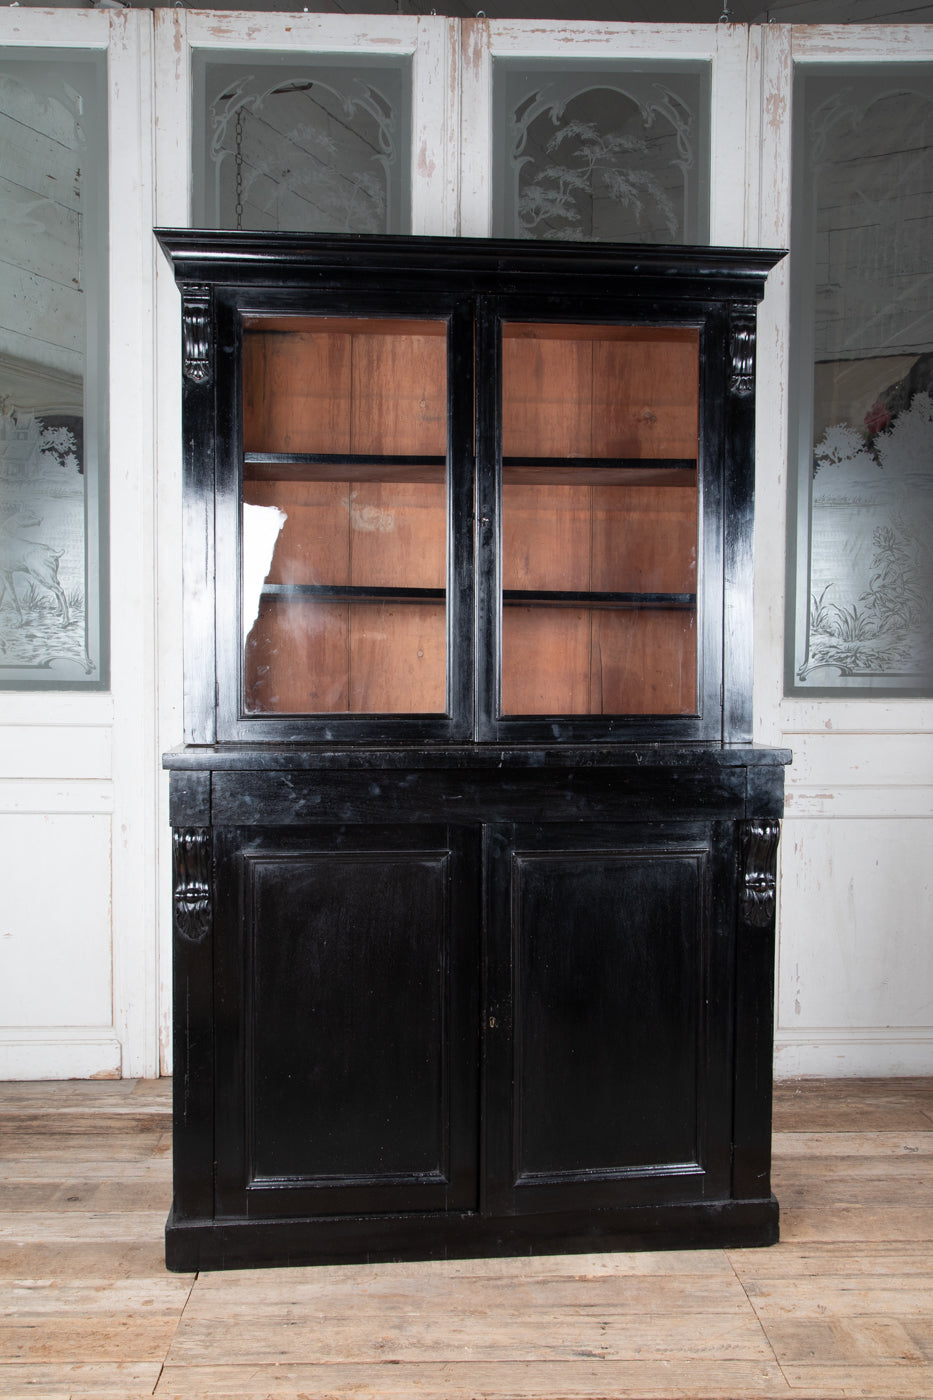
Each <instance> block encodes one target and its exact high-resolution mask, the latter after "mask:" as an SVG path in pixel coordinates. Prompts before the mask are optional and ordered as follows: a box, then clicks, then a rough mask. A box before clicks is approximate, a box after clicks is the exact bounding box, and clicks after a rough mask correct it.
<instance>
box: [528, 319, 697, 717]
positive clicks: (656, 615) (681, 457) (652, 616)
mask: <svg viewBox="0 0 933 1400" xmlns="http://www.w3.org/2000/svg"><path fill="white" fill-rule="evenodd" d="M502 361H503V370H502V378H503V384H502V401H503V442H502V455H503V466H502V574H503V577H502V590H503V593H502V683H501V712H502V713H503V714H506V715H509V714H554V715H559V714H567V715H571V714H576V715H580V714H583V715H586V714H683V715H686V714H695V713H696V705H697V633H696V567H697V529H698V522H697V461H696V458H697V432H698V402H699V392H698V386H699V335H698V332H697V331H696V330H693V329H679V328H671V329H656V328H649V327H633V326H586V325H572V326H566V325H541V324H535V325H525V324H521V323H517V322H513V323H507V324H506V325H505V326H504V327H503V336H502Z"/></svg>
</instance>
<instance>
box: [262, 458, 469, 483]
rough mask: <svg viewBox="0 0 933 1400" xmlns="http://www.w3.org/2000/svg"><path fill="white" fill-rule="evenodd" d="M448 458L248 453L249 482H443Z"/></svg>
mask: <svg viewBox="0 0 933 1400" xmlns="http://www.w3.org/2000/svg"><path fill="white" fill-rule="evenodd" d="M446 467H447V459H446V458H445V457H438V456H417V455H414V456H398V455H391V454H384V455H378V454H369V455H366V456H359V457H357V456H353V455H350V454H349V453H338V452H246V453H244V456H243V477H244V479H245V480H246V481H379V482H385V483H391V482H399V483H403V482H415V483H427V484H434V483H438V484H441V485H443V482H444V476H445V473H446Z"/></svg>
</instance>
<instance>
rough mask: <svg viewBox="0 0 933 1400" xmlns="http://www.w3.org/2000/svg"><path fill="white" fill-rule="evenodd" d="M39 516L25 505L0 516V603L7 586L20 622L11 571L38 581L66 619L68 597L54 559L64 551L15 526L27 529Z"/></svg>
mask: <svg viewBox="0 0 933 1400" xmlns="http://www.w3.org/2000/svg"><path fill="white" fill-rule="evenodd" d="M41 524H42V519H41V517H40V516H38V515H36V513H35V511H33V510H30V509H29V507H28V506H20V507H18V508H16V509H15V510H13V511H12V512H11V513H10V514H9V515H7V516H6V517H5V518H2V519H0V606H2V605H3V601H4V599H5V598H6V595H7V591H8V590H9V592H10V594H11V596H12V598H13V605H14V607H15V608H16V612H17V615H18V616H19V620H20V622H22V621H23V610H22V607H21V606H20V601H19V598H18V597H17V595H16V588H15V586H14V583H13V576H14V574H25V575H26V577H27V578H30V579H32V581H33V582H34V583H38V584H41V586H42V587H43V588H47V589H48V590H49V592H50V593H52V594H53V595H54V597H55V598H56V599H57V600H58V603H59V606H60V607H61V610H62V622H63V623H66V624H67V623H68V622H69V621H70V614H69V612H68V600H67V598H66V597H65V593H64V589H63V588H62V586H61V584H60V583H59V581H58V561H59V559H60V558H61V557H62V555H63V554H64V552H65V551H64V550H62V549H51V548H50V547H49V546H48V545H47V544H42V543H40V541H38V540H30V539H28V538H27V537H26V536H25V535H21V534H19V533H17V532H18V531H19V530H31V529H33V528H34V527H35V526H36V525H41Z"/></svg>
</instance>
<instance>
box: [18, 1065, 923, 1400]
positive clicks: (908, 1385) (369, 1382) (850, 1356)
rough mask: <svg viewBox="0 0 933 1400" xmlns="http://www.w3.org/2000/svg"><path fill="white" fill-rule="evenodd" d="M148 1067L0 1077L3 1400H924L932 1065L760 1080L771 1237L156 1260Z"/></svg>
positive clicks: (163, 1193)
mask: <svg viewBox="0 0 933 1400" xmlns="http://www.w3.org/2000/svg"><path fill="white" fill-rule="evenodd" d="M169 1098H170V1086H169V1084H168V1082H167V1081H166V1082H162V1083H159V1084H138V1085H137V1084H131V1083H129V1082H125V1081H116V1082H105V1083H95V1084H90V1083H75V1084H68V1083H64V1084H6V1085H0V1122H2V1124H3V1131H2V1134H0V1281H2V1282H0V1398H2V1400H8V1398H9V1397H17V1400H22V1397H24V1396H26V1395H28V1396H31V1397H36V1396H39V1397H47V1398H48V1400H52V1397H55V1400H59V1397H66V1396H67V1397H74V1398H75V1400H90V1397H95V1400H138V1397H141V1396H143V1395H155V1396H156V1397H161V1400H267V1397H268V1398H269V1400H278V1397H283V1400H284V1397H290V1400H296V1397H298V1396H301V1397H308V1398H309V1400H344V1398H346V1400H351V1397H352V1400H745V1397H758V1400H778V1398H779V1397H782V1398H783V1397H787V1400H791V1397H793V1396H795V1395H796V1396H800V1397H806V1400H849V1397H853V1396H862V1397H874V1400H930V1396H931V1395H933V1262H931V1261H933V1207H931V1205H930V1204H929V1198H930V1192H931V1189H933V1081H929V1080H903V1081H899V1080H888V1081H852V1080H849V1081H822V1082H818V1081H803V1082H800V1083H796V1084H794V1083H787V1084H779V1085H778V1086H777V1087H776V1094H775V1099H776V1110H777V1112H776V1116H777V1119H778V1124H779V1126H778V1131H777V1133H776V1135H775V1144H774V1147H775V1151H774V1156H775V1180H776V1190H777V1193H778V1195H779V1197H780V1198H782V1200H783V1201H785V1202H787V1203H788V1205H787V1206H786V1209H785V1220H786V1222H787V1224H786V1227H785V1229H784V1238H783V1241H782V1243H781V1244H779V1245H776V1246H774V1247H773V1248H770V1249H736V1250H719V1249H715V1250H700V1251H671V1252H670V1253H638V1254H597V1255H572V1256H560V1257H544V1258H538V1259H531V1260H523V1259H491V1260H459V1261H455V1262H453V1261H452V1262H446V1261H438V1262H434V1263H415V1264H388V1265H375V1264H374V1265H365V1264H363V1265H353V1266H346V1267H327V1268H318V1269H269V1270H259V1271H249V1272H236V1271H234V1272H229V1273H219V1274H204V1275H201V1276H199V1277H197V1278H194V1277H193V1276H190V1275H172V1274H168V1273H167V1272H166V1271H165V1269H164V1265H163V1261H162V1240H161V1227H162V1221H163V1218H164V1214H165V1212H166V1210H167V1209H168V1205H169V1197H170V1194H171V1182H170V1171H169V1162H168V1155H167V1146H168V1138H169V1131H168V1129H169V1123H170V1111H169Z"/></svg>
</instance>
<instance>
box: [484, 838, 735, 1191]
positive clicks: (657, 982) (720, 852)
mask: <svg viewBox="0 0 933 1400" xmlns="http://www.w3.org/2000/svg"><path fill="white" fill-rule="evenodd" d="M731 850H732V844H731V839H730V828H729V826H728V825H719V824H715V823H714V824H710V823H690V822H679V823H671V824H669V825H668V824H649V825H648V826H641V827H636V826H634V825H633V826H615V825H597V824H593V825H592V826H591V825H589V824H584V825H582V826H581V825H580V824H577V825H574V826H572V827H571V826H550V825H548V826H532V825H517V824H516V825H512V824H506V825H502V826H498V827H495V828H492V829H491V830H490V832H489V833H488V835H487V859H488V869H489V872H490V878H489V895H488V898H489V907H488V911H487V917H488V923H489V928H490V945H491V946H490V959H489V965H490V968H491V969H492V973H491V986H490V997H489V1014H488V1017H487V1028H486V1067H487V1082H488V1084H489V1086H490V1087H489V1094H490V1102H489V1104H488V1126H487V1143H488V1145H489V1161H488V1164H487V1170H488V1173H489V1183H488V1192H489V1194H488V1197H487V1200H488V1207H489V1209H490V1211H491V1212H493V1213H496V1214H500V1215H507V1214H510V1213H513V1214H514V1213H518V1214H526V1213H542V1212H551V1211H559V1210H582V1209H597V1210H598V1209H600V1208H611V1207H623V1206H646V1205H652V1204H655V1203H658V1202H660V1201H662V1200H663V1201H666V1202H671V1201H679V1202H684V1203H688V1202H691V1201H702V1200H704V1199H705V1200H715V1199H724V1198H727V1197H728V1196H729V1188H730V1169H731V1164H730V1149H729V1141H730V1127H731V1089H730V1085H731V1078H732V1066H731V1053H732V1051H731V1038H730V1035H729V1029H728V1028H729V1024H730V1016H729V1010H730V1004H731V1000H730V998H731V982H732V974H731V969H732V954H733V923H732V913H731V910H732V901H731V897H730V891H731V889H732V888H733V883H732V877H731V874H730V871H731V868H732V860H731V858H730V853H731Z"/></svg>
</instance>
